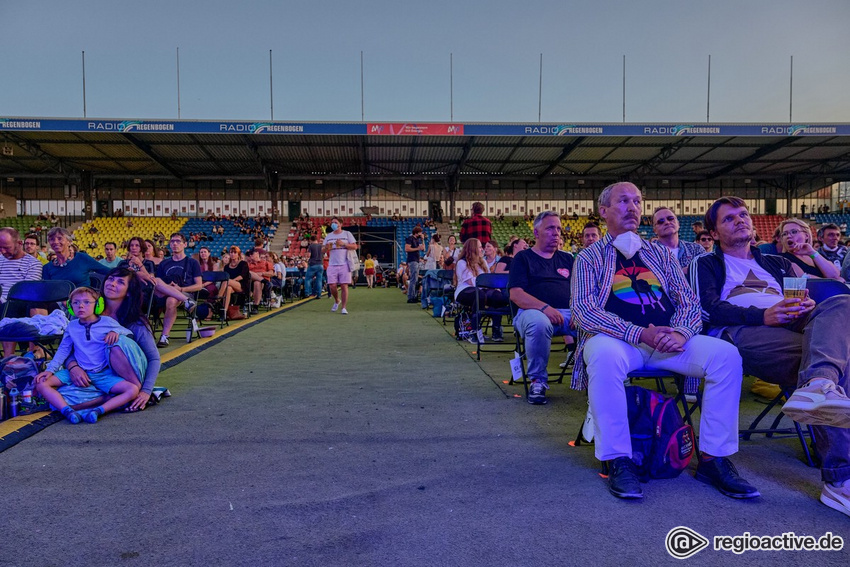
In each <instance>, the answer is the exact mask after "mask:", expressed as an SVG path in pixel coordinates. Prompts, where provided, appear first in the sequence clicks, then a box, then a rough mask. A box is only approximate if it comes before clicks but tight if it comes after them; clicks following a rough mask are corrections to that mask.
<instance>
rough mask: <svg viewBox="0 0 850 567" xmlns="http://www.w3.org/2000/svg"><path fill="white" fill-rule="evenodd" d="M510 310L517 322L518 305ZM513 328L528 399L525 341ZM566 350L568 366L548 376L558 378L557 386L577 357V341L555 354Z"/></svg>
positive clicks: (560, 348) (559, 349)
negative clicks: (572, 360)
mask: <svg viewBox="0 0 850 567" xmlns="http://www.w3.org/2000/svg"><path fill="white" fill-rule="evenodd" d="M497 275H502V274H497ZM504 275H507V274H504ZM509 309H510V312H511V319H512V320H513V321H516V316H517V314H516V305H514V303H513V302H510V303H509ZM513 327H514V338H515V339H516V346H515V349H514V350H515V351H516V353H517V355H519V360H520V368H521V369H522V385H523V388H524V389H525V397H526V398H528V384H529V383H530V382H531V380H529V378H528V371H527V369H526V367H525V360H526V354H525V339H524V338H523V337H522V336H521V335H520V333H519V329H518V328H517V327H516V325H515V324H514V326H513ZM562 336H564V335H561V334H555V335H553V336H552V338H553V339H554V338H555V337H562ZM552 344H553V345H554V344H555V341H552ZM564 350H566V351H567V353H568V355H567V364H565V365H564V367H563V368H561V371H560V372H556V373H554V374H553V373H552V372H549V373H548V376H549V377H550V378H551V377H552V376H557V377H558V379H557V380H553V382H555V383H556V384H561V383H563V381H564V376H566V374H567V368H569V366H570V364H569V362H570V360H571V359H572V358H573V357H574V356H575V350H576V343H575V341H573V342H572V343H569V344H567V345H565V346H564V347H563V348H562V347H560V346H559V347H558V348H557V350H555V351H554V352H562V351H564ZM550 352H553V351H551V350H550ZM550 382H552V381H550ZM513 384H516V380H514V378H513V375H511V379H510V381H509V382H508V385H513Z"/></svg>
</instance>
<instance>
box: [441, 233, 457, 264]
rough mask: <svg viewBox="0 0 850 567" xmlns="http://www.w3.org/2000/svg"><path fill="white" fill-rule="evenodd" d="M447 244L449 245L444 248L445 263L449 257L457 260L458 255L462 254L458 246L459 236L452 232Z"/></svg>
mask: <svg viewBox="0 0 850 567" xmlns="http://www.w3.org/2000/svg"><path fill="white" fill-rule="evenodd" d="M446 244H447V246H446V247H445V248H444V249H443V262H444V263H445V260H446V258H448V257H451V258H452V259H453V260H454V261H455V262H457V259H458V256H460V248H458V247H457V237H456V236H455V235H454V234H450V235H449V239H448V242H447V243H446Z"/></svg>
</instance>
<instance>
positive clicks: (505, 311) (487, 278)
mask: <svg viewBox="0 0 850 567" xmlns="http://www.w3.org/2000/svg"><path fill="white" fill-rule="evenodd" d="M479 291H484V292H485V293H486V292H501V294H502V296H503V297H504V298H505V300H506V301H507V304H505V305H504V306H499V307H493V306H486V305H481V301H480V295H481V294H480V293H479ZM509 303H510V301H509V300H508V274H479V275H478V276H477V277H476V278H475V304H474V305H473V308H472V316H473V317H475V318H476V319H477V320H478V330H481V329H483V327H484V320H485V319H489V320H490V321H491V322H492V321H493V317H502V320H503V322H504V323H505V324H506V325H507V324H510V320H511V308H510V305H509ZM503 327H504V326H503ZM478 337H479V333H475V346H476V347H477V348H476V357H477V359H478V360H481V351H482V350H483V349H482V346H483V344H484V343H481V342H479V341H478ZM507 346H508V348H507V349H504V348H501V349H487V350H488V351H489V352H509V351H510V350H512V349H511V348H510V347H511V345H510V344H508V345H507Z"/></svg>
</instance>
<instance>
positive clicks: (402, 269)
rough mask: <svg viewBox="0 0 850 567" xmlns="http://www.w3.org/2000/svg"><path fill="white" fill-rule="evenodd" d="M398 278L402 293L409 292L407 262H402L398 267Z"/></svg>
mask: <svg viewBox="0 0 850 567" xmlns="http://www.w3.org/2000/svg"><path fill="white" fill-rule="evenodd" d="M396 277H397V278H398V286H399V287H400V288H401V291H403V292H405V293H406V292H407V278H408V275H407V262H402V263H400V264H399V265H398V270H396Z"/></svg>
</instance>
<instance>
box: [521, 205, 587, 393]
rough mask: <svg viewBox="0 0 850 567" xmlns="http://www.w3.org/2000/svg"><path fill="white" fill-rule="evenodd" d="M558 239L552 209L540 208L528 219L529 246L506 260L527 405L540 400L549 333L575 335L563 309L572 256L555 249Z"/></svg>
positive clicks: (544, 383)
mask: <svg viewBox="0 0 850 567" xmlns="http://www.w3.org/2000/svg"><path fill="white" fill-rule="evenodd" d="M560 237H561V219H560V217H559V216H558V213H556V212H554V211H543V212H542V213H540V214H539V215H537V217H536V218H535V219H534V238H535V240H536V242H535V243H534V246H533V247H532V248H529V249H528V250H523V251H522V252H520V253H519V254H517V255H516V256H514V259H513V261H512V262H511V271H510V277H509V280H508V289H509V291H510V295H511V301H512V302H513V303H514V305H516V306H517V316H516V318H515V319H514V325H515V326H516V328H517V331H518V332H519V334H520V336H521V337H522V338H523V339H524V340H525V353H526V358H527V359H528V376H529V378H530V380H531V385H530V386H529V389H528V403H530V404H545V403H546V390H547V389H548V388H549V385H548V379H549V371H548V370H547V367H548V366H549V350H550V346H551V344H552V336H553V335H556V334H558V335H567V334H571V335H575V332H574V331H572V330H571V329H570V309H569V307H570V275H571V274H572V269H573V257H572V256H571V255H570V254H567V253H566V252H563V251H561V250H558V245H559V244H560Z"/></svg>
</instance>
